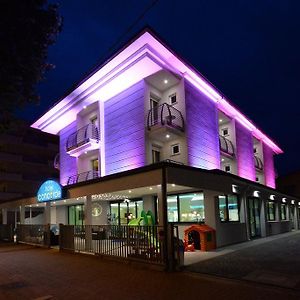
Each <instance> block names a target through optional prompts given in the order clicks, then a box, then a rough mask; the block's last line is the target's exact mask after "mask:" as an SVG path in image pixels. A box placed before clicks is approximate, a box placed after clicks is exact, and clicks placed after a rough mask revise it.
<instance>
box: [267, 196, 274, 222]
mask: <svg viewBox="0 0 300 300" xmlns="http://www.w3.org/2000/svg"><path fill="white" fill-rule="evenodd" d="M267 218H268V221H275V203H274V202H272V201H269V202H268V203H267Z"/></svg>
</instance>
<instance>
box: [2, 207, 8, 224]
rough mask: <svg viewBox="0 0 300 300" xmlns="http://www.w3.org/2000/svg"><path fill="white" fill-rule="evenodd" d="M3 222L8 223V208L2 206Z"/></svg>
mask: <svg viewBox="0 0 300 300" xmlns="http://www.w3.org/2000/svg"><path fill="white" fill-rule="evenodd" d="M2 224H5V225H6V224H7V208H2Z"/></svg>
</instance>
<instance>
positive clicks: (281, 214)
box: [280, 203, 286, 220]
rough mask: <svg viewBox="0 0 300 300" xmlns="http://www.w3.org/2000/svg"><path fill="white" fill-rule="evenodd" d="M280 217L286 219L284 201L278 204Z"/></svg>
mask: <svg viewBox="0 0 300 300" xmlns="http://www.w3.org/2000/svg"><path fill="white" fill-rule="evenodd" d="M280 219H281V220H286V204H285V203H281V204H280Z"/></svg>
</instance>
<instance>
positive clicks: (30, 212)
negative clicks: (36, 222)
mask: <svg viewBox="0 0 300 300" xmlns="http://www.w3.org/2000/svg"><path fill="white" fill-rule="evenodd" d="M29 224H32V207H31V206H30V207H29Z"/></svg>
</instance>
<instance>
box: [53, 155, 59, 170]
mask: <svg viewBox="0 0 300 300" xmlns="http://www.w3.org/2000/svg"><path fill="white" fill-rule="evenodd" d="M59 166H60V165H59V153H57V154H56V155H55V157H54V162H53V167H54V168H55V169H57V170H59Z"/></svg>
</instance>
